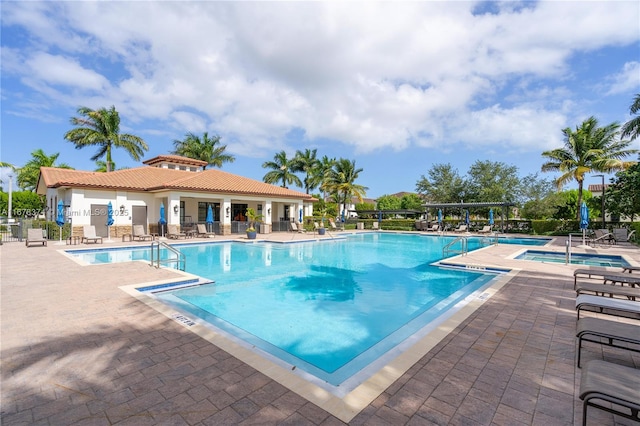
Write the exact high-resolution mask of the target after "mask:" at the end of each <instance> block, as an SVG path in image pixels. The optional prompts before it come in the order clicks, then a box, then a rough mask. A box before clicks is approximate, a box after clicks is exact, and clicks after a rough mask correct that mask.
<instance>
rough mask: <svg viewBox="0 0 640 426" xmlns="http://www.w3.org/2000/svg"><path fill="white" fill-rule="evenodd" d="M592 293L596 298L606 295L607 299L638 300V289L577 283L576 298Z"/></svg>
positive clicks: (639, 331) (639, 292)
mask: <svg viewBox="0 0 640 426" xmlns="http://www.w3.org/2000/svg"><path fill="white" fill-rule="evenodd" d="M592 293H595V295H596V296H604V295H605V294H607V295H609V297H615V296H618V297H621V298H627V299H629V300H636V297H637V298H638V299H640V288H634V287H623V286H621V285H609V284H599V283H579V284H578V285H577V286H576V296H580V295H581V294H592ZM623 300H624V299H623ZM638 333H640V329H638Z"/></svg>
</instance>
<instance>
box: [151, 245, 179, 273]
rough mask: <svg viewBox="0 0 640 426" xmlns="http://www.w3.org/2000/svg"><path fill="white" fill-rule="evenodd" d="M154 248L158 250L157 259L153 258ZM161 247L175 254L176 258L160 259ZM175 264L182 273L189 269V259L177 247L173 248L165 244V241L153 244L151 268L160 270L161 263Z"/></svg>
mask: <svg viewBox="0 0 640 426" xmlns="http://www.w3.org/2000/svg"><path fill="white" fill-rule="evenodd" d="M154 247H156V249H157V250H156V257H155V259H154V257H153V249H154ZM160 247H164V248H166V249H167V250H169V251H170V252H171V253H173V254H175V255H176V257H175V258H166V259H160ZM174 262H175V264H176V267H177V268H178V269H179V270H181V271H184V270H185V269H186V267H187V258H186V257H185V255H184V253H182V252H181V251H180V250H178V249H176V248H175V247H171V246H170V245H169V244H167V243H165V242H164V241H152V242H151V263H150V264H149V266H155V267H156V268H159V267H160V264H161V263H174Z"/></svg>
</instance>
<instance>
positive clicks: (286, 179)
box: [262, 151, 302, 188]
mask: <svg viewBox="0 0 640 426" xmlns="http://www.w3.org/2000/svg"><path fill="white" fill-rule="evenodd" d="M293 166H294V160H293V159H291V160H290V159H288V158H287V153H286V152H284V151H280V152H279V153H277V154H276V155H275V156H274V157H273V161H265V162H264V163H262V167H263V168H265V169H272V170H271V171H270V172H267V174H266V175H264V177H263V178H262V180H263V181H265V182H266V183H271V184H275V183H278V182H282V184H281V185H280V186H282V187H283V188H287V187H288V186H287V185H291V184H294V185H296V186H300V187H301V186H302V182H301V181H300V178H299V177H298V176H296V175H295V174H294V173H293V172H294V170H293Z"/></svg>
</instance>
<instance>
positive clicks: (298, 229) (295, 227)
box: [289, 222, 307, 234]
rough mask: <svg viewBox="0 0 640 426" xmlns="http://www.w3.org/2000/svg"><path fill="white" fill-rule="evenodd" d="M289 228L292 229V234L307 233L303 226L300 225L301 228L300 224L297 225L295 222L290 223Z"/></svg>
mask: <svg viewBox="0 0 640 426" xmlns="http://www.w3.org/2000/svg"><path fill="white" fill-rule="evenodd" d="M289 227H290V229H291V232H298V233H300V234H303V233H305V232H307V231H305V230H304V229H303V228H302V225H300V227H298V224H297V223H295V222H289Z"/></svg>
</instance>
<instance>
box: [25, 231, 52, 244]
mask: <svg viewBox="0 0 640 426" xmlns="http://www.w3.org/2000/svg"><path fill="white" fill-rule="evenodd" d="M44 233H45V230H44V229H40V228H29V229H27V239H26V240H25V245H26V246H27V247H31V244H33V243H36V244H42V246H43V247H44V246H46V245H47V237H45V235H44Z"/></svg>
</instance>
